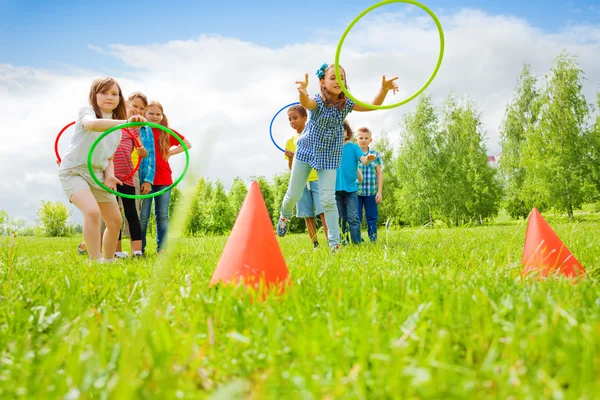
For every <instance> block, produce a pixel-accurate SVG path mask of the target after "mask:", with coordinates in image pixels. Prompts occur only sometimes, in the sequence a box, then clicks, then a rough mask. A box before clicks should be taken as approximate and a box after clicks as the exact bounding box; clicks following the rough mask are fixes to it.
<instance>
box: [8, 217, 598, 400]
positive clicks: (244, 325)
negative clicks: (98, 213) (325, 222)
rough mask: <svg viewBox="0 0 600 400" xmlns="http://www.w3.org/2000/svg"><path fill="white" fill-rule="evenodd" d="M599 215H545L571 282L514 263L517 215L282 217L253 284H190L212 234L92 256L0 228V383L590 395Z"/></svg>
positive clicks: (197, 280)
mask: <svg viewBox="0 0 600 400" xmlns="http://www.w3.org/2000/svg"><path fill="white" fill-rule="evenodd" d="M599 226H600V224H599V223H598V222H596V221H587V222H579V223H558V224H553V227H554V228H555V229H556V231H557V233H558V235H559V236H560V237H561V239H563V240H564V241H565V243H566V244H567V246H568V247H569V249H570V250H571V251H572V252H573V253H574V255H575V256H576V257H577V259H578V260H579V261H580V262H581V263H582V264H583V265H584V266H585V267H586V268H587V270H588V272H589V276H588V278H589V279H586V280H585V281H582V282H579V283H577V284H575V285H573V284H572V282H570V281H568V280H563V279H551V280H548V281H545V282H541V281H523V280H522V279H521V275H520V271H521V269H520V259H521V256H522V248H523V240H524V234H525V225H524V224H523V223H516V224H511V225H503V226H487V227H475V228H458V229H436V230H430V229H402V230H399V231H391V232H389V235H387V237H386V233H385V231H383V232H380V242H379V243H378V244H376V245H372V244H365V245H362V246H359V247H356V246H350V247H345V248H344V249H343V250H342V251H341V252H339V253H338V254H336V255H335V256H332V255H331V254H330V253H329V252H328V251H327V249H326V248H325V246H322V247H323V248H322V249H320V250H317V251H313V250H312V245H311V244H310V242H309V241H308V238H307V237H306V235H290V236H289V237H286V238H284V239H282V240H281V241H280V243H281V247H282V251H283V254H284V255H285V257H286V261H287V264H288V268H289V269H290V271H291V276H292V278H293V285H292V286H291V287H290V288H289V290H288V292H287V294H286V295H285V296H284V297H283V298H281V299H276V298H269V299H267V301H265V302H252V301H251V300H250V299H249V298H248V296H245V295H243V294H242V293H241V292H240V291H239V290H238V291H236V289H234V288H219V289H214V288H213V289H208V282H209V280H210V278H211V276H212V273H213V271H214V268H215V266H216V264H217V262H218V259H219V256H220V253H221V250H222V249H223V247H224V245H225V242H226V238H223V237H221V238H198V239H181V241H180V242H178V243H177V245H176V246H175V247H173V248H172V249H171V254H170V255H169V256H166V257H165V256H161V257H156V256H150V257H148V258H147V259H146V260H127V261H125V262H123V263H121V264H116V265H100V266H95V267H93V268H90V267H89V266H88V265H87V264H86V263H85V262H84V259H83V258H82V257H80V256H77V253H76V246H77V243H78V241H79V238H76V237H74V238H68V239H50V238H48V239H45V238H29V237H27V238H26V237H20V238H16V239H13V238H6V237H5V238H0V245H1V246H0V351H1V352H2V353H1V355H0V398H20V397H23V398H36V399H37V398H64V399H75V398H81V399H108V398H119V399H122V398H142V399H145V398H175V399H177V398H194V399H198V398H213V399H238V398H273V399H283V398H285V399H334V398H344V399H376V398H478V399H479V398H502V399H507V398H515V399H517V398H519V399H520V398H531V399H539V398H557V399H562V398H579V399H586V398H587V399H592V398H594V397H595V393H596V394H597V393H600V378H598V377H599V376H600V295H599V293H600V291H599V284H598V276H599V273H600V268H599V267H598V266H599V265H600V246H599V243H598V241H599V239H598V234H597V232H598V228H599ZM321 241H323V239H322V234H321ZM11 252H12V253H13V254H12V259H11Z"/></svg>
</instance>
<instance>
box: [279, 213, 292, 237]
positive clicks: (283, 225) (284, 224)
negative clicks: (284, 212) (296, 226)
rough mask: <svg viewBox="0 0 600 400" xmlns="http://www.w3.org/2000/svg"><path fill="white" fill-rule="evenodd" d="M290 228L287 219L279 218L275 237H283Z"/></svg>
mask: <svg viewBox="0 0 600 400" xmlns="http://www.w3.org/2000/svg"><path fill="white" fill-rule="evenodd" d="M289 227H290V220H289V219H287V218H283V217H281V218H279V222H277V236H280V237H284V236H285V234H286V233H287V231H288V228H289Z"/></svg>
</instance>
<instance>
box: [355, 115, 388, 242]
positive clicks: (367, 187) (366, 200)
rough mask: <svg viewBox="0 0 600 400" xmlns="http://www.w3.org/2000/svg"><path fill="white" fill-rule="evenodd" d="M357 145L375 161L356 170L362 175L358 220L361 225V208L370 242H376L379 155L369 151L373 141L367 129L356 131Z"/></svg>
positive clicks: (379, 194)
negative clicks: (373, 157)
mask: <svg viewBox="0 0 600 400" xmlns="http://www.w3.org/2000/svg"><path fill="white" fill-rule="evenodd" d="M357 134H358V135H357V136H358V138H357V139H358V145H359V146H360V149H361V150H362V152H363V154H364V155H368V154H374V155H375V160H373V162H372V163H371V164H369V165H360V164H359V166H358V168H360V170H361V171H362V173H363V177H364V179H363V181H362V182H361V184H359V185H358V216H359V217H358V219H359V220H360V224H361V225H362V218H363V207H364V210H365V214H366V218H367V233H368V234H369V239H371V241H372V242H374V241H376V240H377V218H378V210H377V204H379V203H381V196H382V190H383V172H382V169H381V168H382V165H383V161H382V160H381V155H379V153H378V152H376V151H375V150H371V149H370V148H369V145H370V144H371V142H372V141H373V139H372V135H371V131H370V130H369V128H364V127H363V128H359V129H358V131H357Z"/></svg>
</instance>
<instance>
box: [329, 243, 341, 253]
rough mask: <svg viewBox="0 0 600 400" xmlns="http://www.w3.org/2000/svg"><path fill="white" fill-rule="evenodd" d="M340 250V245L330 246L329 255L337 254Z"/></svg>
mask: <svg viewBox="0 0 600 400" xmlns="http://www.w3.org/2000/svg"><path fill="white" fill-rule="evenodd" d="M340 249H341V247H340V245H339V244H336V245H334V246H331V254H335V253H337V252H338V251H340Z"/></svg>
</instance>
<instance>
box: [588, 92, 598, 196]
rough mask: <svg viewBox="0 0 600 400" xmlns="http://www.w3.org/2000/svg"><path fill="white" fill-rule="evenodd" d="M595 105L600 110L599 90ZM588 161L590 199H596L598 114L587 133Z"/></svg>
mask: <svg viewBox="0 0 600 400" xmlns="http://www.w3.org/2000/svg"><path fill="white" fill-rule="evenodd" d="M596 101H597V106H598V110H600V92H599V93H598V94H597V99H596ZM589 158H590V160H589V163H590V166H591V171H590V180H591V182H592V183H593V185H594V189H595V190H594V191H593V193H592V195H591V196H590V201H598V195H599V194H600V114H598V115H596V122H595V124H594V126H593V127H592V129H591V130H590V134H589Z"/></svg>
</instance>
